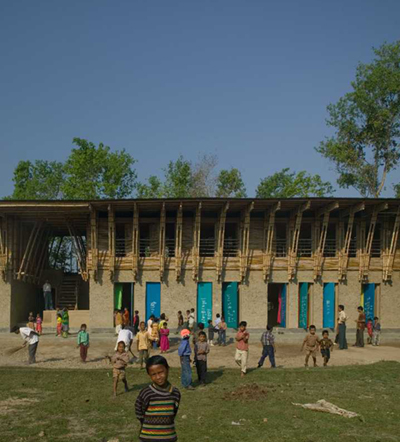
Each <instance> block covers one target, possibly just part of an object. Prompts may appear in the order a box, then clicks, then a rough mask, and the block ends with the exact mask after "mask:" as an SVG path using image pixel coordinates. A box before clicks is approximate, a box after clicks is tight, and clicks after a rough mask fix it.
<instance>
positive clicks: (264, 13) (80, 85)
mask: <svg viewBox="0 0 400 442" xmlns="http://www.w3.org/2000/svg"><path fill="white" fill-rule="evenodd" d="M399 17H400V1H398V0H385V1H376V0H352V1H348V0H339V1H335V2H326V1H320V0H319V1H315V0H307V1H298V0H292V1H267V0H241V1H239V0H196V1H195V0H168V1H166V0H147V1H145V0H140V1H139V0H118V1H110V0H107V1H103V0H92V1H77V0H69V1H62V2H61V1H54V0H48V1H45V0H41V1H31V0H29V1H6V0H3V1H1V2H0V54H1V64H0V149H1V157H0V158H1V163H0V184H1V191H0V195H7V194H10V193H11V192H12V188H13V185H12V173H13V170H14V168H15V166H16V165H17V163H18V161H19V160H22V159H31V160H34V159H47V160H64V159H65V158H66V157H67V156H68V154H69V152H70V149H71V147H72V144H71V141H72V138H73V137H81V138H87V139H89V140H91V141H93V142H95V143H98V142H104V143H105V144H108V145H109V146H111V147H113V148H116V149H122V148H125V149H126V150H127V151H128V152H130V153H131V154H132V155H133V156H134V157H135V158H136V159H137V160H138V164H137V169H138V174H139V178H140V179H141V180H144V179H145V178H147V177H148V176H149V175H150V174H161V168H162V167H164V166H165V165H166V164H167V162H168V161H169V160H170V159H176V158H177V157H178V155H179V154H180V153H182V154H183V155H184V156H185V157H186V158H188V159H191V160H196V158H197V157H198V154H199V153H201V152H204V153H214V154H217V155H218V157H219V166H220V167H224V168H228V167H238V168H239V169H240V170H241V171H242V173H243V176H244V179H245V182H246V184H247V188H248V193H249V194H250V195H252V194H254V190H255V188H256V186H257V184H258V182H259V181H260V178H262V177H265V176H267V175H269V174H271V173H274V172H275V171H278V170H280V169H282V168H283V167H290V168H292V169H293V170H302V169H306V170H308V171H309V172H311V173H319V174H320V175H322V176H323V178H325V179H328V180H331V181H333V182H335V180H336V174H335V173H334V171H333V170H332V166H331V165H330V164H329V163H328V162H327V161H326V160H324V159H323V158H321V157H320V155H319V154H318V153H316V152H315V151H314V147H315V146H316V145H318V143H319V141H321V140H322V139H323V138H324V137H325V136H326V135H328V134H329V130H328V128H327V127H326V125H325V118H326V116H327V114H326V106H327V104H328V103H330V102H335V101H336V100H337V99H338V98H339V97H340V96H342V95H343V94H344V93H346V92H347V91H348V90H349V89H350V82H351V80H352V79H353V78H354V73H355V67H356V65H357V63H358V62H359V61H363V62H368V61H369V60H370V59H371V57H372V51H371V47H372V46H375V47H378V46H380V45H381V44H382V43H383V42H384V41H388V42H393V41H395V40H398V39H400V21H399ZM398 181H400V173H399V171H395V172H394V173H392V176H391V179H390V182H398ZM389 185H390V183H389ZM390 187H391V186H390ZM337 195H339V196H348V195H354V196H356V195H357V193H356V191H354V190H351V191H344V190H339V191H338V192H337ZM385 195H387V196H391V195H392V191H391V189H389V190H387V191H386V192H385Z"/></svg>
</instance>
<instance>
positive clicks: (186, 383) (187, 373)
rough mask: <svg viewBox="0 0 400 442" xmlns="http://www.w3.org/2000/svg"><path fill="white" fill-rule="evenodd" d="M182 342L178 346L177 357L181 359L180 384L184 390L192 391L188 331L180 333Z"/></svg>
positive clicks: (190, 351)
mask: <svg viewBox="0 0 400 442" xmlns="http://www.w3.org/2000/svg"><path fill="white" fill-rule="evenodd" d="M181 337H182V341H181V343H180V344H179V348H178V355H179V356H180V358H181V382H182V386H183V387H184V388H186V390H194V388H193V387H192V369H191V367H190V362H191V361H190V355H191V354H192V349H191V348H190V342H189V339H190V330H188V329H183V330H182V331H181Z"/></svg>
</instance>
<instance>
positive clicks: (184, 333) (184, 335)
mask: <svg viewBox="0 0 400 442" xmlns="http://www.w3.org/2000/svg"><path fill="white" fill-rule="evenodd" d="M181 337H182V339H189V338H190V331H189V330H188V329H186V328H184V329H183V330H181Z"/></svg>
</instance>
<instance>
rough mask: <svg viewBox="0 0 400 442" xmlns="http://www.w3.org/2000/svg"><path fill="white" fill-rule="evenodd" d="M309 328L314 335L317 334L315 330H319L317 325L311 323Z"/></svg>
mask: <svg viewBox="0 0 400 442" xmlns="http://www.w3.org/2000/svg"><path fill="white" fill-rule="evenodd" d="M309 330H310V333H311V334H312V335H315V332H316V331H317V327H315V325H310V327H309Z"/></svg>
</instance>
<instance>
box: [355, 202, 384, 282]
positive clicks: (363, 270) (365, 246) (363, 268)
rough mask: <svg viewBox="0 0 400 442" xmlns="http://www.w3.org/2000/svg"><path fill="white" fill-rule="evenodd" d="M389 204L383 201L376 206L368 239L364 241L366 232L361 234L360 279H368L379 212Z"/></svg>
mask: <svg viewBox="0 0 400 442" xmlns="http://www.w3.org/2000/svg"><path fill="white" fill-rule="evenodd" d="M387 208H388V204H387V203H381V204H377V205H376V206H374V208H373V211H372V215H371V221H370V224H369V229H368V235H367V238H366V241H365V242H364V238H365V234H364V232H362V234H361V241H362V242H361V249H360V268H359V280H360V281H364V280H368V273H369V266H370V262H371V249H372V241H373V239H374V234H375V228H376V221H377V219H378V214H379V213H380V212H382V211H384V210H387Z"/></svg>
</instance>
